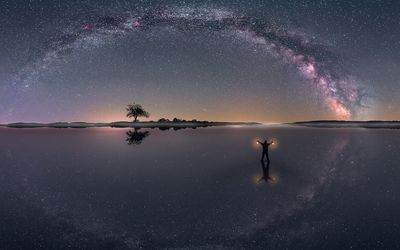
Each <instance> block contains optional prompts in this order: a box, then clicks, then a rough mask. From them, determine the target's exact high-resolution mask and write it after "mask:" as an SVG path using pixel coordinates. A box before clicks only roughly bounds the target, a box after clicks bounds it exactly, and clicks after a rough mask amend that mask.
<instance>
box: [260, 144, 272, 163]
mask: <svg viewBox="0 0 400 250" xmlns="http://www.w3.org/2000/svg"><path fill="white" fill-rule="evenodd" d="M257 142H258V143H259V144H260V145H261V146H262V148H263V151H262V156H261V161H263V162H264V157H266V158H267V164H269V156H268V147H269V146H270V145H272V144H274V142H273V141H271V142H267V140H265V141H264V142H260V141H259V140H257Z"/></svg>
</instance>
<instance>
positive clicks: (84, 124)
mask: <svg viewBox="0 0 400 250" xmlns="http://www.w3.org/2000/svg"><path fill="white" fill-rule="evenodd" d="M234 125H261V123H257V122H209V121H197V122H192V121H187V122H182V121H180V122H173V121H172V122H126V121H122V122H110V123H90V122H56V123H33V122H17V123H9V124H1V125H0V127H8V128H102V127H110V128H137V129H139V128H160V129H168V128H198V127H216V126H234Z"/></svg>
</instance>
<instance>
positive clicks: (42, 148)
mask: <svg viewBox="0 0 400 250" xmlns="http://www.w3.org/2000/svg"><path fill="white" fill-rule="evenodd" d="M128 131H129V129H110V128H96V129H6V128H2V129H0V171H1V173H0V200H1V206H0V249H13V248H26V249H66V248H72V249H74V248H81V249H138V248H143V249H160V248H161V249H182V248H183V249H186V248H194V249H215V248H219V249H281V248H291V249H292V248H303V249H304V248H307V249H321V248H327V249H332V248H339V249H346V248H351V247H352V248H358V249H366V248H384V249H389V248H391V249H393V248H400V242H399V241H398V238H399V235H400V214H399V211H400V196H399V194H400V169H399V167H400V164H399V161H400V131H398V130H366V129H313V128H295V127H225V128H202V129H186V130H178V131H173V130H168V131H160V130H157V129H154V130H139V131H136V132H135V131H131V132H128ZM146 131H147V132H146ZM127 132H128V134H127ZM256 138H274V139H275V140H276V141H277V144H276V145H275V146H274V148H272V149H271V151H270V158H271V165H270V168H269V173H266V174H267V175H269V179H268V178H263V168H262V165H261V164H260V157H261V148H259V146H257V145H255V143H254V140H255V139H256ZM264 174H265V172H264ZM264 177H267V176H266V175H264ZM265 179H268V182H267V181H265Z"/></svg>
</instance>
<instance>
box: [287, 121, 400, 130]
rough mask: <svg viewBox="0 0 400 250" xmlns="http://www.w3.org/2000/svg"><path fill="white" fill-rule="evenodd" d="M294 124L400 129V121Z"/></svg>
mask: <svg viewBox="0 0 400 250" xmlns="http://www.w3.org/2000/svg"><path fill="white" fill-rule="evenodd" d="M289 124H290V125H294V126H305V127H316V128H375V129H400V121H338V120H321V121H304V122H294V123H289Z"/></svg>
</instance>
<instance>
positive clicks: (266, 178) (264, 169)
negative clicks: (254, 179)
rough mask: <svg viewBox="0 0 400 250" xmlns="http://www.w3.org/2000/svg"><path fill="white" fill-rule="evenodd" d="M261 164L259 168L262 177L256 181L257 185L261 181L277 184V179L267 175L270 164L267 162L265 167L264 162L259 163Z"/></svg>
mask: <svg viewBox="0 0 400 250" xmlns="http://www.w3.org/2000/svg"><path fill="white" fill-rule="evenodd" d="M260 163H261V168H262V173H263V175H262V177H261V178H260V179H259V180H258V183H260V182H261V181H263V180H264V181H265V182H268V183H271V184H275V183H276V182H277V178H276V177H274V176H271V175H270V173H269V166H270V162H269V161H267V164H266V165H265V162H264V161H262V160H261V161H260Z"/></svg>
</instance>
